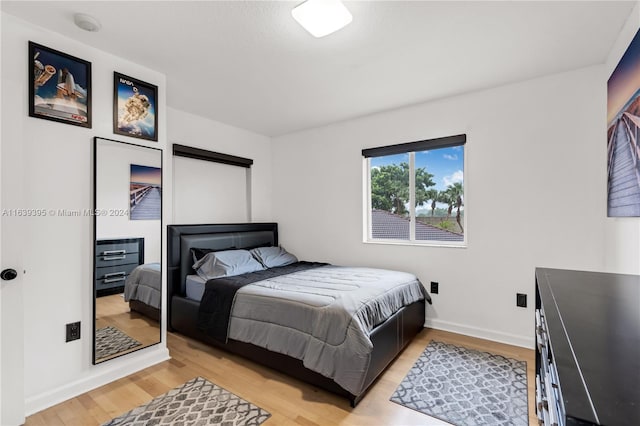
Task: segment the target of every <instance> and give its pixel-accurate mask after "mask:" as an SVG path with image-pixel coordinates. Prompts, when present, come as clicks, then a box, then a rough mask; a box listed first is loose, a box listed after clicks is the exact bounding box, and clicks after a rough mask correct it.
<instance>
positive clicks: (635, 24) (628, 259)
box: [603, 3, 640, 274]
mask: <svg viewBox="0 0 640 426" xmlns="http://www.w3.org/2000/svg"><path fill="white" fill-rule="evenodd" d="M638 28H640V3H637V4H636V7H635V8H634V10H633V12H632V13H631V15H630V16H629V19H628V20H627V23H626V24H625V26H624V28H623V29H622V31H621V32H620V35H619V36H618V39H617V40H616V43H615V44H614V46H613V48H612V49H611V52H610V54H609V57H608V58H607V62H606V65H605V68H606V72H605V74H606V75H605V80H604V81H605V84H606V80H607V79H608V78H609V76H611V73H612V72H613V70H614V69H615V68H616V66H617V65H618V62H619V61H620V58H622V55H623V54H624V52H625V50H626V49H627V47H628V46H629V43H631V40H632V39H633V37H634V36H635V35H636V32H637V31H638ZM603 143H604V142H603ZM605 167H606V165H605ZM604 214H605V216H606V210H605V213H604ZM604 255H605V268H606V270H607V271H610V272H618V273H626V274H640V218H637V217H624V218H619V217H618V218H613V217H612V218H607V219H606V221H605V245H604Z"/></svg>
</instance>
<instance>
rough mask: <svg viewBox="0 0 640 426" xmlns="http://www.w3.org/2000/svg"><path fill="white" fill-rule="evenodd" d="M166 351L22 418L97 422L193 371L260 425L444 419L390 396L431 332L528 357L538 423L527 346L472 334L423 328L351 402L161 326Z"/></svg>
mask: <svg viewBox="0 0 640 426" xmlns="http://www.w3.org/2000/svg"><path fill="white" fill-rule="evenodd" d="M167 340H168V342H167V343H168V347H169V352H170V354H171V357H172V359H171V360H169V361H165V362H162V363H160V364H158V365H155V366H153V367H149V368H147V369H145V370H142V371H140V372H138V373H135V374H132V375H130V376H127V377H125V378H122V379H120V380H117V381H115V382H112V383H109V384H108V385H105V386H102V387H100V388H97V389H94V390H92V391H90V392H87V393H86V394H83V395H80V396H78V397H76V398H73V399H71V400H68V401H66V402H63V403H61V404H58V405H56V406H53V407H51V408H49V409H47V410H44V411H41V412H39V413H36V414H34V415H32V416H30V417H28V418H27V422H26V425H28V426H31V425H34V426H35V425H38V426H40V425H46V426H56V425H61V426H90V425H99V424H101V423H103V422H106V421H108V420H110V419H111V418H113V417H117V416H119V415H120V414H123V413H125V412H127V411H129V410H131V409H133V408H135V407H137V406H138V405H141V404H144V403H146V402H148V401H149V400H151V399H152V398H154V397H156V396H158V395H160V394H163V393H165V392H167V391H168V390H170V389H172V388H174V387H176V386H178V385H180V384H182V383H184V382H186V381H187V380H189V379H192V378H194V377H197V376H202V377H205V378H206V379H208V380H210V381H211V382H213V383H216V384H217V385H219V386H221V387H223V388H225V389H227V390H229V391H231V392H233V393H235V394H236V395H239V396H240V397H242V398H244V399H246V400H247V401H250V402H252V403H254V404H256V405H258V406H260V407H262V408H264V409H265V410H267V411H269V412H270V413H271V415H272V416H271V418H270V419H269V420H267V422H266V423H265V425H268V426H275V425H285V426H286V425H303V426H316V425H437V424H447V423H444V422H441V421H439V420H437V419H434V418H431V417H428V416H425V415H424V414H421V413H418V412H416V411H413V410H411V409H408V408H405V407H402V406H400V405H398V404H395V403H393V402H391V401H389V397H390V396H391V394H392V393H393V392H394V391H395V389H396V387H397V386H398V384H399V383H400V382H401V381H402V379H403V378H404V376H405V375H406V373H407V372H408V371H409V369H410V368H411V366H412V365H413V363H414V362H415V361H416V359H417V358H418V356H419V355H420V354H421V353H422V351H423V350H424V348H425V347H426V345H427V344H428V343H429V342H430V341H431V340H438V341H441V342H446V343H451V344H454V345H459V346H465V347H467V348H469V349H476V350H481V351H487V352H491V353H494V354H498V355H503V356H506V357H509V358H515V359H519V360H523V361H526V362H527V381H528V387H529V424H530V425H534V424H535V425H537V420H536V418H535V412H533V409H532V408H533V397H534V394H535V391H534V383H535V373H534V369H535V362H534V351H533V350H530V349H524V348H520V347H516V346H510V345H505V344H501V343H496V342H491V341H487V340H482V339H476V338H473V337H468V336H463V335H459V334H454V333H448V332H444V331H439V330H432V329H424V330H423V331H422V332H420V334H419V335H418V336H417V337H416V338H415V339H414V340H413V341H412V342H411V344H409V346H407V348H406V349H405V350H404V351H403V352H402V353H401V354H400V356H398V358H397V359H396V360H395V361H394V362H393V363H392V364H391V365H390V366H389V368H388V369H387V370H386V371H385V372H384V373H383V374H382V376H380V378H379V379H378V380H377V382H376V383H375V384H374V385H373V387H372V389H370V391H369V392H368V393H367V395H366V396H365V397H364V399H363V400H362V401H361V402H360V404H358V406H357V407H356V408H351V407H350V406H349V403H348V402H347V400H346V399H343V398H340V397H337V396H334V395H332V394H330V393H328V392H325V391H323V390H320V389H317V388H315V387H313V386H310V385H307V384H305V383H302V382H300V381H298V380H295V379H292V378H290V377H288V376H286V375H284V374H281V373H278V372H275V371H273V370H270V369H268V368H266V367H262V366H259V365H257V364H255V363H252V362H250V361H247V360H244V359H242V358H240V357H238V356H235V355H232V354H229V353H226V352H224V351H221V350H219V349H215V348H212V347H209V346H207V345H204V344H202V343H200V342H197V341H195V340H192V339H189V338H186V337H184V336H182V335H179V334H173V333H168V336H167Z"/></svg>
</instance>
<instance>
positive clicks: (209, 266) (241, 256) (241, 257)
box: [193, 250, 264, 280]
mask: <svg viewBox="0 0 640 426" xmlns="http://www.w3.org/2000/svg"><path fill="white" fill-rule="evenodd" d="M193 269H195V270H196V273H197V274H198V276H199V277H200V278H202V279H203V280H210V279H213V278H220V277H231V276H234V275H240V274H246V273H248V272H255V271H262V270H263V269H264V267H263V266H262V265H261V264H260V262H258V261H256V260H255V259H254V258H253V256H251V253H249V251H248V250H224V251H214V252H211V253H207V254H206V255H204V256H203V257H202V258H201V259H200V260H198V261H197V262H196V263H194V264H193Z"/></svg>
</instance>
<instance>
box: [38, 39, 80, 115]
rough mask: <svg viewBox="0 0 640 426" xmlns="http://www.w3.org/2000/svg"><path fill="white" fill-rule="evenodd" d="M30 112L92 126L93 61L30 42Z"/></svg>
mask: <svg viewBox="0 0 640 426" xmlns="http://www.w3.org/2000/svg"><path fill="white" fill-rule="evenodd" d="M29 81H30V82H31V84H29V116H30V117H37V118H43V119H45V120H52V121H58V122H61V123H66V124H73V125H75V126H82V127H88V128H91V62H87V61H85V60H82V59H79V58H76V57H74V56H71V55H67V54H66V53H62V52H59V51H57V50H54V49H51V48H48V47H45V46H42V45H40V44H37V43H34V42H32V41H30V42H29Z"/></svg>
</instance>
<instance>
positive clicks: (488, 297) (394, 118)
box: [273, 66, 606, 347]
mask: <svg viewBox="0 0 640 426" xmlns="http://www.w3.org/2000/svg"><path fill="white" fill-rule="evenodd" d="M605 92H606V88H605V86H604V85H603V68H602V67H601V66H597V67H591V68H586V69H581V70H577V71H574V72H568V73H564V74H559V75H553V76H549V77H545V78H539V79H536V80H531V81H526V82H522V83H518V84H511V85H508V86H504V87H500V88H496V89H492V90H486V91H481V92H476V93H470V94H466V95H462V96H457V97H452V98H448V99H444V100H440V101H436V102H431V103H426V104H422V105H417V106H412V107H407V108H402V109H398V110H395V111H391V112H386V113H381V114H377V115H373V116H369V117H365V118H361V119H357V120H351V121H347V122H342V123H336V124H333V125H330V126H326V127H322V128H318V129H314V130H309V131H304V132H300V133H296V134H291V135H287V136H283V137H278V138H275V139H274V140H273V188H274V192H273V193H274V196H273V213H274V219H275V220H276V221H277V222H279V224H280V237H281V242H282V244H283V245H284V246H286V248H287V249H288V250H290V251H292V252H293V253H295V254H296V255H298V256H299V257H300V258H302V259H307V260H319V261H329V262H332V263H336V264H359V265H366V266H374V267H382V268H393V269H400V270H406V271H410V272H413V273H415V274H416V275H418V277H419V278H420V279H421V280H422V282H423V283H425V284H428V283H429V281H431V280H433V281H438V282H439V283H440V293H439V294H437V295H434V296H433V299H434V303H433V306H429V307H428V309H427V325H428V326H431V327H434V328H441V329H446V330H451V331H458V332H462V333H465V334H469V335H476V336H480V337H485V338H489V339H493V340H498V341H504V342H508V343H514V344H518V345H522V346H528V347H532V346H533V332H532V324H533V306H534V295H535V293H534V269H535V267H536V266H545V267H557V268H568V269H584V270H599V269H601V268H602V267H603V254H602V244H603V242H604V232H603V220H604V218H603V215H605V213H604V212H605V203H606V200H605V196H604V193H605V192H604V191H605V190H606V187H605V167H606V165H605V163H604V159H605V150H606V147H605V144H604V142H603V141H604V140H605V130H604V126H603V117H604V116H605ZM459 133H466V134H467V145H466V158H467V169H466V170H465V197H466V200H465V202H466V205H465V209H466V210H465V212H466V214H467V220H468V222H467V229H465V231H466V232H467V236H468V241H469V244H468V247H467V248H465V249H460V248H442V247H411V246H390V245H378V244H366V243H363V242H362V223H363V209H362V198H363V197H362V186H363V185H362V180H363V179H362V175H363V173H362V157H361V150H362V148H367V147H376V146H382V145H388V144H396V143H401V142H410V141H416V140H422V139H429V138H437V137H441V136H450V135H455V134H459ZM517 292H521V293H526V294H527V295H528V308H526V309H524V308H518V307H516V305H515V301H516V293H517Z"/></svg>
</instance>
